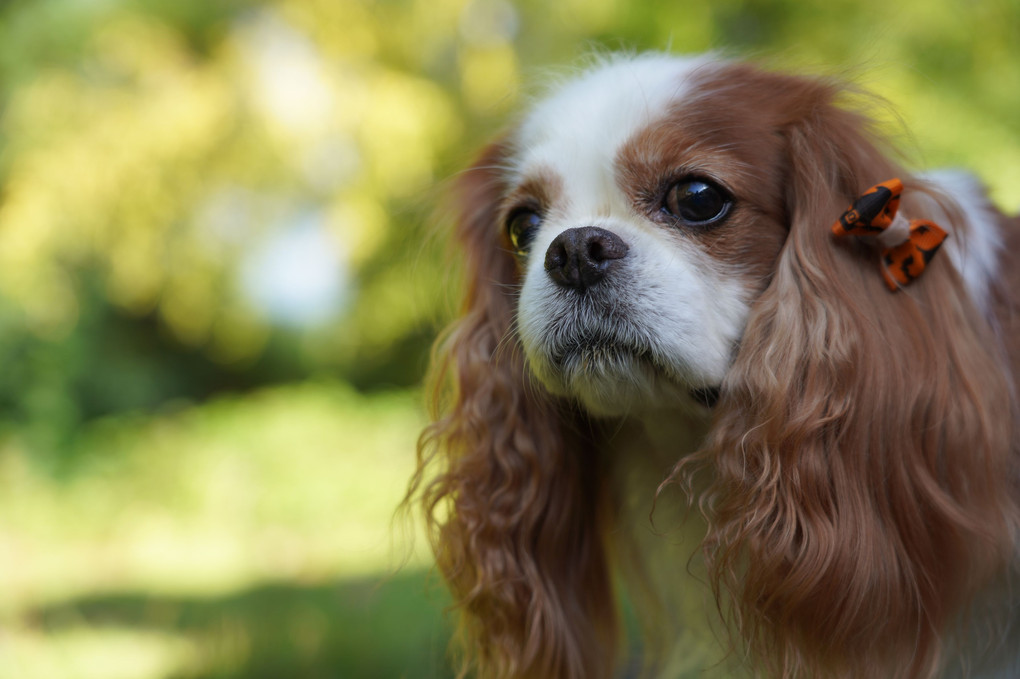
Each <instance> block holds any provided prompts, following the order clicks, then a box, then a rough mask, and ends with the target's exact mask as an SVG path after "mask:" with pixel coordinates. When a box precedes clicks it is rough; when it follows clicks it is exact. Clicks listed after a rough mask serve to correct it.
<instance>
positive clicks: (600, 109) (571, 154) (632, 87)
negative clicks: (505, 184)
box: [514, 55, 713, 177]
mask: <svg viewBox="0 0 1020 679" xmlns="http://www.w3.org/2000/svg"><path fill="white" fill-rule="evenodd" d="M712 61H713V60H712V59H711V58H709V57H688V58H684V57H674V56H666V55H650V56H642V57H640V58H616V59H614V60H612V61H608V62H606V63H603V64H601V65H599V66H597V67H596V68H594V69H591V70H589V71H587V72H586V73H584V74H583V75H581V76H580V77H577V78H575V79H573V80H571V81H569V82H567V83H566V84H564V85H562V86H561V87H559V88H558V89H556V90H555V91H554V92H553V93H552V94H550V95H549V96H547V97H546V98H545V99H543V100H541V101H539V102H538V103H537V104H536V105H535V107H534V108H533V109H532V110H531V112H530V114H529V115H528V116H527V117H526V118H525V119H524V121H523V122H522V124H521V126H520V127H519V129H518V131H517V134H516V136H515V144H514V146H515V148H516V150H517V154H516V156H517V157H516V160H517V162H516V163H515V165H516V168H517V171H518V174H519V175H520V176H521V177H523V176H526V175H528V174H529V173H531V172H533V171H536V170H538V169H553V170H555V171H556V172H557V173H559V174H565V175H568V176H572V177H580V176H583V175H585V174H589V173H604V172H605V171H607V170H611V169H612V167H613V163H614V160H615V158H616V155H617V153H618V152H619V150H620V148H622V147H623V145H624V144H625V143H626V142H627V141H628V140H629V139H631V138H632V137H633V136H634V135H635V134H637V133H638V132H640V131H641V130H642V129H644V128H645V127H647V126H648V125H650V124H651V123H652V122H653V121H656V120H659V119H661V118H662V117H663V116H664V115H666V114H667V112H668V111H669V109H670V107H671V106H672V105H674V104H675V103H676V102H677V101H682V100H683V98H684V96H685V94H686V93H687V92H688V90H689V89H690V87H691V83H690V78H689V76H690V75H691V73H692V72H694V71H695V70H697V69H700V68H704V67H706V66H708V65H709V64H711V63H712Z"/></svg>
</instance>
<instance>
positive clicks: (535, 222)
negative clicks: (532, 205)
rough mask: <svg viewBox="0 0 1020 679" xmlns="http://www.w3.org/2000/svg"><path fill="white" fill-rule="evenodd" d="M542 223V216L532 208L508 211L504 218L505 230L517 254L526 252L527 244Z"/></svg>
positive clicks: (529, 243)
mask: <svg viewBox="0 0 1020 679" xmlns="http://www.w3.org/2000/svg"><path fill="white" fill-rule="evenodd" d="M541 225H542V217H541V216H540V215H539V214H538V213H537V212H535V211H534V210H528V209H524V208H522V209H520V210H515V211H513V212H511V213H510V216H509V217H507V220H506V232H507V234H508V235H509V236H510V244H511V245H512V246H513V248H514V252H516V253H517V254H518V255H525V254H527V253H528V246H529V245H531V241H532V239H534V238H535V234H536V233H537V232H538V227H540V226H541Z"/></svg>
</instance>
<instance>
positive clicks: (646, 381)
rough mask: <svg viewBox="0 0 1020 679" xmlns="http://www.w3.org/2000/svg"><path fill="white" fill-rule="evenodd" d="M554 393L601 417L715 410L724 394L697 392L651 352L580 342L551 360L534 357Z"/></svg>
mask: <svg viewBox="0 0 1020 679" xmlns="http://www.w3.org/2000/svg"><path fill="white" fill-rule="evenodd" d="M530 358H531V365H532V370H533V372H534V373H535V376H536V377H537V378H538V380H539V382H541V383H542V384H543V385H544V386H545V387H546V389H548V390H549V391H550V392H551V393H553V394H555V395H557V396H562V397H567V398H571V399H573V400H576V401H577V402H578V403H580V404H581V405H582V406H584V408H585V409H586V410H588V412H589V413H591V414H592V415H595V416H599V417H621V416H640V415H642V414H645V413H648V412H652V411H659V410H663V409H669V408H683V409H685V410H690V409H691V408H701V409H705V408H711V407H712V406H714V405H715V402H716V400H717V399H718V388H716V387H713V386H693V384H692V380H691V379H690V378H688V377H687V376H686V375H684V373H683V371H682V370H679V369H678V368H676V367H674V366H671V365H669V364H668V363H667V362H666V361H663V360H661V359H660V358H658V357H656V356H655V355H654V354H653V353H652V352H651V351H649V350H647V349H642V348H638V347H628V346H621V345H618V344H610V343H604V342H576V343H573V344H570V345H567V346H564V347H560V348H559V349H558V350H557V351H555V352H553V353H552V354H551V355H549V356H548V357H530Z"/></svg>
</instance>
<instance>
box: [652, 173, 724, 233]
mask: <svg viewBox="0 0 1020 679" xmlns="http://www.w3.org/2000/svg"><path fill="white" fill-rule="evenodd" d="M732 204H733V201H731V200H730V198H729V195H728V194H727V193H726V192H725V191H724V190H723V189H722V188H720V187H719V186H716V185H715V184H713V183H712V182H709V181H707V180H704V179H685V180H684V181H681V182H678V183H676V184H674V185H673V186H671V187H670V188H669V190H668V191H667V192H666V200H665V204H664V205H663V209H664V210H665V211H666V212H668V213H669V214H670V215H671V216H672V217H675V218H677V219H681V220H683V221H685V222H687V223H689V224H711V223H713V222H717V221H719V220H720V219H722V218H723V217H725V216H726V214H727V213H728V212H729V211H730V206H731V205H732Z"/></svg>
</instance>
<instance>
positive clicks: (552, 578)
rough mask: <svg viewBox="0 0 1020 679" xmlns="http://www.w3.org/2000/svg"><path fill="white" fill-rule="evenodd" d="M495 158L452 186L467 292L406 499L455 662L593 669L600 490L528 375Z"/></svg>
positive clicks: (572, 435) (587, 454)
mask: <svg viewBox="0 0 1020 679" xmlns="http://www.w3.org/2000/svg"><path fill="white" fill-rule="evenodd" d="M504 157H505V151H504V148H503V147H502V146H500V145H494V146H492V147H490V148H489V149H488V150H487V151H486V152H485V153H484V154H483V155H482V157H481V159H480V160H479V162H478V163H477V164H476V165H475V166H474V167H473V168H472V169H471V170H469V171H468V172H466V173H465V174H464V175H462V177H461V178H460V180H459V182H458V184H457V185H456V187H455V191H456V195H455V201H456V204H457V205H458V206H459V215H458V230H457V239H458V241H459V245H460V246H461V247H462V248H463V250H464V251H465V253H466V260H465V261H466V263H467V272H466V274H467V284H466V287H467V289H466V296H465V301H464V308H463V313H462V316H461V318H460V319H459V320H457V321H456V322H455V323H454V324H453V325H452V326H451V327H450V328H448V330H447V332H446V334H445V336H444V337H442V338H440V340H439V342H438V343H437V345H436V349H435V354H434V358H433V366H432V370H433V375H432V381H433V390H432V401H431V406H432V412H431V415H432V419H433V422H432V424H431V425H429V427H428V428H427V429H426V430H425V432H424V433H423V434H422V437H421V440H420V441H419V448H418V471H417V473H416V476H415V478H414V479H413V480H412V487H411V491H410V492H409V497H411V496H412V495H414V494H416V493H418V492H420V494H421V502H422V504H423V506H424V509H425V515H426V520H427V522H428V527H429V529H430V536H431V541H432V546H433V549H434V551H435V555H436V561H437V564H438V567H439V569H440V571H441V573H442V574H443V576H444V578H445V579H446V580H447V582H448V584H449V586H450V589H451V591H452V593H453V597H454V601H455V606H456V607H457V608H459V609H460V612H461V619H460V623H461V624H460V628H459V630H458V631H459V637H460V639H459V641H460V643H461V646H462V650H463V652H464V656H463V659H462V660H463V663H462V667H461V671H462V673H464V674H466V673H468V672H470V671H472V670H475V671H477V673H478V675H479V676H482V677H536V678H540V679H544V678H546V677H548V678H553V677H555V678H576V679H582V678H588V677H602V676H607V675H608V674H609V673H610V672H611V671H612V669H613V656H614V650H615V649H614V639H615V633H616V629H615V626H616V623H615V613H614V606H613V597H612V591H611V585H610V578H609V574H608V568H607V564H606V556H605V553H604V545H603V542H602V531H601V524H602V519H603V517H602V516H601V515H600V510H599V508H600V507H601V506H603V505H604V503H603V502H601V501H600V495H601V494H602V490H601V489H600V487H599V484H600V480H599V475H598V474H597V472H596V471H595V464H594V460H593V459H592V455H593V452H594V451H593V450H591V448H592V447H593V446H592V445H591V443H590V442H588V441H586V440H585V439H584V438H583V436H582V434H581V432H582V431H584V428H583V427H579V426H575V423H573V422H572V417H574V416H573V415H572V414H571V413H570V412H568V410H567V408H565V407H564V406H562V405H560V404H558V403H556V402H554V401H553V400H552V399H551V397H549V396H547V395H546V394H545V393H544V392H543V391H542V390H541V388H540V387H538V386H537V385H534V384H533V383H531V382H530V381H529V379H528V377H527V373H526V366H525V365H524V358H523V353H522V351H521V349H520V347H519V345H518V338H517V336H516V334H515V332H514V313H515V312H514V309H515V305H516V298H517V291H518V288H519V281H518V277H519V273H518V271H517V265H516V262H515V261H514V258H513V255H512V254H511V252H510V251H509V249H508V247H507V243H506V241H505V237H504V236H503V235H502V233H501V231H502V230H501V229H500V226H499V224H498V223H497V219H498V212H499V207H500V201H501V199H502V194H503V189H504V186H503V180H502V178H501V172H500V164H501V162H504V159H505V158H504ZM433 473H434V474H435V476H434V477H433V478H432V479H431V480H430V481H428V480H426V477H427V476H429V475H430V474H433Z"/></svg>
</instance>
